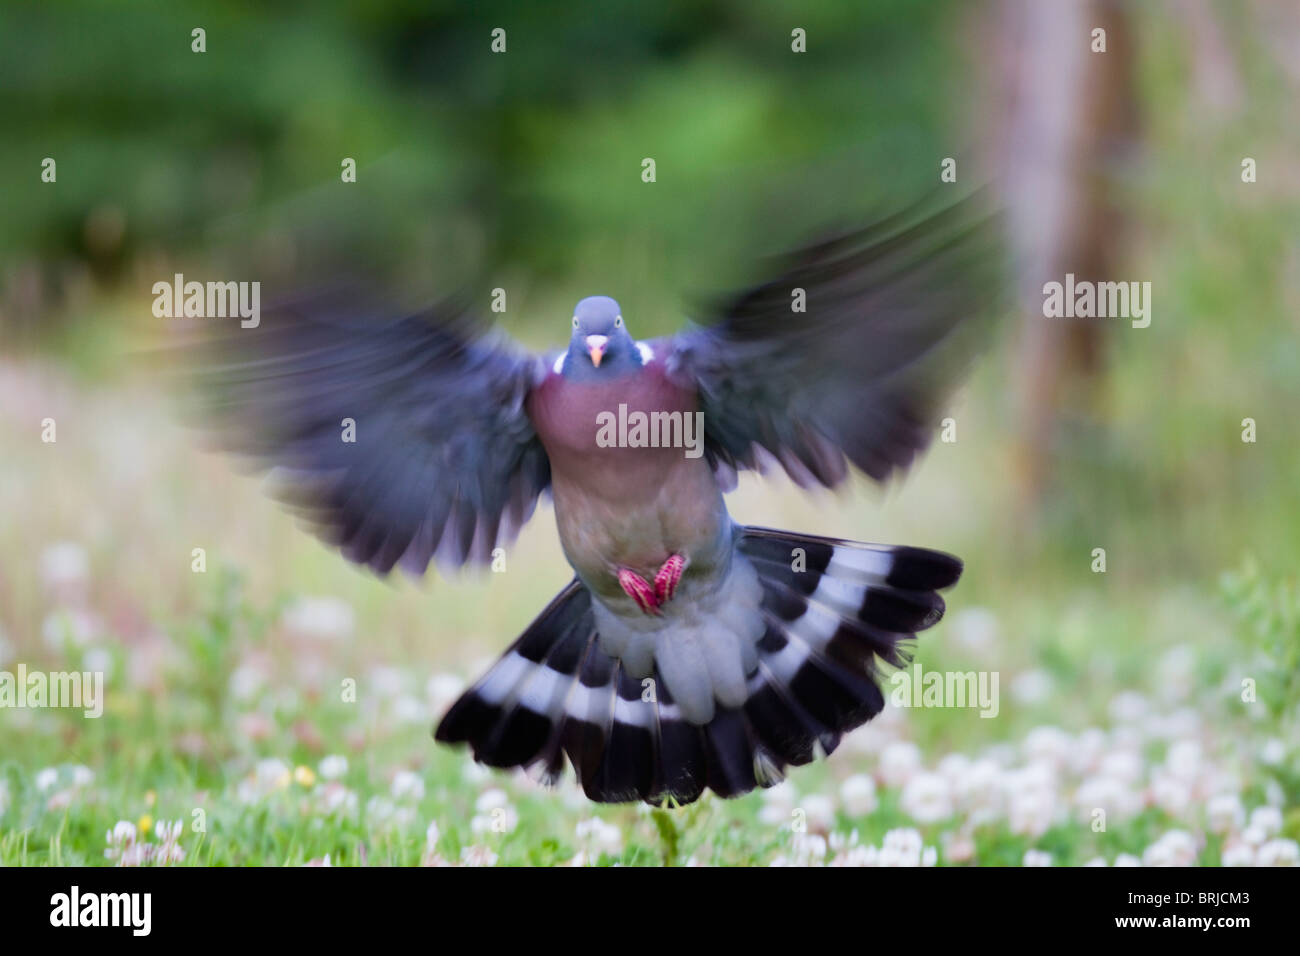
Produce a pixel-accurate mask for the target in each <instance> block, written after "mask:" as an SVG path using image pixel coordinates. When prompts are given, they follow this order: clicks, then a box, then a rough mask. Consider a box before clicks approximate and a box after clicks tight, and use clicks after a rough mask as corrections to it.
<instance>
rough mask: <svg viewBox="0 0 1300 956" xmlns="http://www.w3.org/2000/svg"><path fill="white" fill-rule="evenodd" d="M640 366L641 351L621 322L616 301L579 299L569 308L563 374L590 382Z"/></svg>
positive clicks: (592, 298) (606, 298) (592, 297)
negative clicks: (570, 320)
mask: <svg viewBox="0 0 1300 956" xmlns="http://www.w3.org/2000/svg"><path fill="white" fill-rule="evenodd" d="M640 366H641V353H640V351H639V350H638V349H637V346H636V342H635V341H634V340H633V338H632V336H631V335H630V334H629V333H628V331H627V326H626V325H625V324H624V323H623V315H622V313H621V312H620V310H619V307H618V303H617V302H615V301H614V300H613V299H611V298H610V297H609V296H607V295H593V296H588V297H587V298H585V299H583V300H582V301H581V302H579V303H578V305H577V306H576V307H575V308H574V310H573V335H572V336H571V337H570V338H569V351H568V353H567V355H566V356H565V359H564V365H563V374H564V375H565V376H566V377H568V378H572V379H578V380H583V381H593V380H595V379H598V378H606V377H611V378H612V377H616V376H618V375H621V374H624V373H626V372H629V371H631V370H632V369H635V368H640Z"/></svg>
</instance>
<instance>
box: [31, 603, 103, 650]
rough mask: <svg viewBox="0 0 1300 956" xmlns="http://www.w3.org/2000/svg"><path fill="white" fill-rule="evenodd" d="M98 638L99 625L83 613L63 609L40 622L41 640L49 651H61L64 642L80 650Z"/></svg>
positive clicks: (48, 615)
mask: <svg viewBox="0 0 1300 956" xmlns="http://www.w3.org/2000/svg"><path fill="white" fill-rule="evenodd" d="M98 636H99V623H98V622H97V621H96V620H95V618H93V617H92V616H91V615H89V614H87V613H86V612H85V611H79V610H73V609H71V608H64V609H63V610H60V611H54V612H53V613H51V614H47V615H46V616H45V619H44V620H43V621H42V622H41V640H42V641H44V642H45V646H46V647H48V648H49V649H50V650H51V651H55V652H58V651H62V650H63V649H64V644H65V642H66V643H68V644H71V645H72V646H73V647H76V648H82V647H85V646H87V645H88V644H89V643H90V642H91V641H93V640H94V639H95V638H96V637H98Z"/></svg>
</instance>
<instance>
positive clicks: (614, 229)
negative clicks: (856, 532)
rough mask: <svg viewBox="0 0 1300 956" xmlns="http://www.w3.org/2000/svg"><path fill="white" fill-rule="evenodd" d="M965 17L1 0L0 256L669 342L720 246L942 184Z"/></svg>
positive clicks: (126, 276) (768, 7) (921, 7)
mask: <svg viewBox="0 0 1300 956" xmlns="http://www.w3.org/2000/svg"><path fill="white" fill-rule="evenodd" d="M956 6H958V5H956V4H952V3H948V2H943V3H925V4H915V3H907V2H900V0H892V2H886V3H872V4H839V3H820V4H813V5H801V6H800V7H799V8H797V9H792V8H790V6H789V5H788V4H782V3H777V2H760V3H741V2H736V0H711V2H704V3H686V2H673V3H665V4H651V5H645V4H633V3H622V4H620V3H615V4H610V3H596V2H591V0H588V2H580V3H574V4H566V5H564V6H563V7H560V6H556V5H547V4H518V3H508V2H499V0H498V2H486V3H475V4H473V5H469V4H455V3H393V4H384V5H370V4H349V3H343V2H326V3H317V4H311V5H303V4H285V5H278V6H274V7H266V6H264V5H261V4H254V3H215V4H204V5H202V6H198V7H191V8H185V7H183V6H180V5H176V4H170V3H160V2H153V3H150V2H146V3H138V4H132V5H129V6H125V7H119V6H108V5H104V4H101V3H96V2H88V0H75V2H68V3H62V4H25V3H14V4H7V5H6V8H5V10H4V12H3V14H0V63H3V64H4V65H3V67H0V69H2V70H3V75H4V89H5V100H6V108H5V110H4V113H5V139H6V141H7V143H6V149H5V150H4V151H3V153H0V177H2V178H3V181H4V182H6V183H10V184H13V185H12V188H11V189H9V190H7V194H8V202H7V209H6V215H5V216H4V218H3V222H0V250H3V253H4V254H5V256H6V257H14V258H16V259H19V260H23V261H25V262H27V263H29V264H32V265H34V266H38V267H39V268H41V269H43V270H45V272H46V273H47V275H46V279H47V281H51V282H57V280H58V279H59V278H60V277H61V276H64V275H66V274H67V273H68V271H69V270H70V271H71V272H72V274H74V275H76V274H79V272H81V271H88V272H89V274H90V275H91V276H93V277H94V279H95V280H96V281H97V282H98V283H100V284H101V285H102V284H104V283H110V284H111V283H128V284H129V285H130V286H131V288H132V290H133V291H135V292H136V293H137V294H143V293H142V291H141V288H138V287H142V288H143V289H144V290H147V287H148V286H147V283H144V279H148V280H149V281H150V282H151V281H153V279H154V278H156V277H157V276H159V275H166V274H167V270H168V269H170V268H171V267H172V265H173V264H176V263H182V262H184V261H191V262H196V265H195V269H196V270H197V268H198V265H197V263H202V265H203V267H204V268H206V269H213V268H217V267H219V265H220V264H221V263H222V262H223V261H224V262H226V263H227V264H228V265H229V267H231V268H235V267H242V268H245V269H248V268H256V269H257V270H258V272H257V274H259V275H262V274H264V273H266V272H268V271H269V272H271V273H272V274H276V272H277V267H278V271H279V274H281V275H283V276H285V278H286V281H288V280H289V277H292V276H297V277H298V278H299V281H301V276H302V273H303V271H304V269H305V268H306V266H307V264H310V266H311V267H312V268H313V269H315V270H323V269H326V268H333V267H339V266H343V267H355V268H357V269H358V270H364V271H365V272H366V273H367V274H373V273H375V272H376V271H378V272H379V273H380V274H381V275H382V274H383V273H385V272H387V273H388V274H390V275H391V276H393V277H397V278H400V279H403V280H407V281H424V282H425V283H426V284H429V283H432V285H433V287H434V288H438V289H440V291H442V292H446V291H447V288H448V286H452V287H457V286H460V285H462V284H472V283H473V282H474V281H475V279H476V277H478V276H480V275H483V274H485V273H490V274H491V275H492V276H493V280H492V281H491V282H490V283H489V284H487V285H486V288H479V287H477V286H475V287H474V288H473V289H472V292H473V293H474V294H476V295H482V296H483V297H484V301H486V291H487V289H490V288H491V287H492V286H494V285H498V284H508V285H509V286H510V288H511V291H518V292H521V293H523V294H522V295H521V296H520V298H519V299H516V300H515V301H514V302H512V309H511V315H512V317H513V316H514V315H525V316H526V315H528V310H527V309H526V308H521V307H520V306H523V305H524V303H522V302H520V299H522V298H524V297H525V296H528V295H529V293H530V292H531V290H532V289H534V288H536V287H537V285H538V284H539V283H540V284H541V285H542V286H543V288H548V289H549V288H555V287H557V286H558V287H560V288H561V289H562V290H563V293H564V295H565V296H566V297H571V296H575V295H580V294H587V293H588V292H606V291H607V292H610V293H611V294H615V295H620V296H624V297H625V298H627V299H629V300H631V301H633V302H636V303H637V304H638V305H639V306H640V308H639V309H638V310H637V311H638V313H639V314H641V315H644V316H646V317H647V318H646V321H643V322H642V323H641V325H640V326H639V329H640V330H641V331H643V332H646V331H655V332H657V331H663V330H666V329H668V328H671V327H673V325H674V324H675V313H676V309H677V307H678V306H679V304H680V300H679V294H680V293H681V292H683V291H686V290H688V289H694V288H697V287H700V288H713V287H716V284H717V281H718V278H719V276H720V275H722V276H727V277H728V278H730V276H728V270H732V271H733V272H734V270H735V265H734V263H735V259H736V256H735V253H736V251H737V249H738V248H743V249H745V250H747V251H749V252H768V251H776V250H779V249H781V248H783V247H785V246H787V245H789V244H790V243H792V242H794V241H796V240H798V239H800V238H806V237H805V236H804V235H802V234H803V233H805V232H807V231H808V230H809V229H812V228H814V227H816V226H819V225H824V224H825V221H826V220H827V218H828V217H831V216H834V217H846V216H851V215H852V214H853V213H854V212H855V211H860V210H861V209H862V208H863V207H865V206H867V205H869V204H872V203H874V202H878V201H879V200H880V199H881V198H882V197H884V196H894V195H897V194H899V193H900V192H901V193H902V194H903V195H907V194H908V192H909V190H906V189H901V188H900V184H901V183H903V182H906V181H908V180H909V179H910V180H912V181H913V182H916V181H919V180H920V179H921V178H924V180H925V181H926V182H927V183H929V182H932V181H933V178H934V176H933V169H932V167H933V166H934V161H933V156H934V147H933V144H934V142H935V140H936V137H937V136H938V135H939V132H938V131H939V129H940V128H941V124H940V120H941V118H942V115H943V113H944V111H945V109H946V108H947V107H945V96H944V94H945V92H946V90H945V81H946V78H947V77H948V76H949V75H950V69H949V64H950V61H951V58H952V49H951V48H950V46H949V44H950V43H951V40H952V38H951V34H950V31H948V30H946V29H943V28H942V26H943V24H944V23H945V20H946V18H948V17H950V16H951V14H952V11H953V9H954V8H955V7H956ZM195 27H202V28H203V29H204V30H206V47H207V50H206V52H205V53H195V52H192V51H191V35H190V34H191V30H192V29H193V28H195ZM496 27H501V28H503V29H505V30H506V42H507V50H506V53H505V54H504V55H501V54H494V53H493V52H492V51H491V49H490V43H491V31H492V30H493V29H494V28H496ZM795 27H801V28H803V29H804V30H806V31H807V36H808V40H807V42H808V45H809V49H810V50H811V51H813V52H812V53H811V54H809V55H796V54H794V53H792V52H791V31H792V29H794V28H795ZM922 154H923V155H925V156H926V160H925V167H924V170H922V169H920V168H918V167H917V165H916V163H915V159H916V157H917V156H918V155H922ZM47 156H48V157H53V158H55V159H56V161H57V163H58V167H57V170H58V181H57V186H52V185H49V184H44V183H42V182H41V181H40V179H39V172H40V164H41V161H42V159H43V158H44V157H47ZM344 157H352V158H354V159H355V160H356V162H357V165H358V181H357V183H356V184H355V185H345V184H343V183H342V182H341V181H340V163H341V161H342V159H343V158H344ZM645 157H652V158H654V159H655V161H656V164H657V182H655V183H653V184H645V183H643V182H642V181H641V162H642V160H643V159H644V158H645ZM137 262H143V264H144V270H145V274H144V275H143V276H136V275H133V274H132V271H131V267H132V265H133V264H134V263H137ZM503 276H509V277H510V278H511V279H512V280H514V281H512V282H510V283H505V282H504V281H503V279H502V277H503ZM480 285H481V283H480ZM530 301H531V302H534V303H535V302H536V301H537V300H536V299H535V298H534V299H531V300H530ZM516 303H518V304H519V305H518V306H516ZM535 313H536V309H534V312H533V316H532V318H533V319H534V320H536V318H537V316H536V314H535ZM542 318H544V319H546V318H548V317H547V316H542ZM527 321H528V320H527V319H525V323H527Z"/></svg>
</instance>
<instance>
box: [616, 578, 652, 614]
mask: <svg viewBox="0 0 1300 956" xmlns="http://www.w3.org/2000/svg"><path fill="white" fill-rule="evenodd" d="M618 583H619V586H620V587H622V588H623V590H624V591H626V592H627V596H628V597H630V598H631V599H632V600H633V601H636V606H637V607H639V608H640V609H641V610H642V611H644V612H645V613H646V614H658V613H659V601H658V599H656V598H655V591H654V588H652V587H651V586H650V584H649V582H648V581H646V579H645V578H643V577H641V575H639V574H637V573H636V572H635V571H629V570H628V569H627V568H619V569H618Z"/></svg>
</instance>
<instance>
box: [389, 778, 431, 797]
mask: <svg viewBox="0 0 1300 956" xmlns="http://www.w3.org/2000/svg"><path fill="white" fill-rule="evenodd" d="M389 792H390V793H391V794H392V797H393V799H394V800H397V801H401V802H409V803H419V802H420V801H421V800H423V799H424V778H423V777H421V776H420V775H419V774H418V773H412V772H411V771H410V770H399V771H397V773H395V774H393V783H392V786H391V787H390V789H389Z"/></svg>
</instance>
